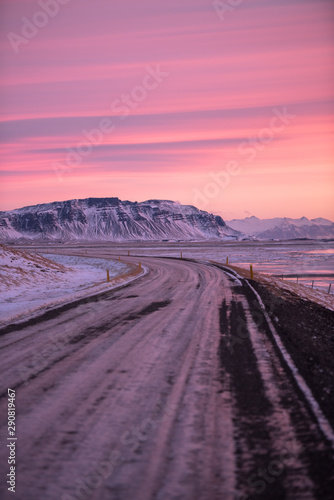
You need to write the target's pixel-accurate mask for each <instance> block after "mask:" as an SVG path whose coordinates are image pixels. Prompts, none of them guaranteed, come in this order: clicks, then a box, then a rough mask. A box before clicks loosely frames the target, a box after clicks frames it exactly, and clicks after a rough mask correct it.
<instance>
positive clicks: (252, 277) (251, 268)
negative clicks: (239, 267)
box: [250, 264, 254, 280]
mask: <svg viewBox="0 0 334 500" xmlns="http://www.w3.org/2000/svg"><path fill="white" fill-rule="evenodd" d="M250 277H251V280H252V279H254V274H253V266H252V264H251V265H250Z"/></svg>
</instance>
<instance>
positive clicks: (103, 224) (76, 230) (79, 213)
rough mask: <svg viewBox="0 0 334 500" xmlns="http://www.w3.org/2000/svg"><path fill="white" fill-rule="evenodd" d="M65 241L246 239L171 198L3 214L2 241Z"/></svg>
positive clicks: (79, 202) (80, 202)
mask: <svg viewBox="0 0 334 500" xmlns="http://www.w3.org/2000/svg"><path fill="white" fill-rule="evenodd" d="M21 238H25V239H31V240H36V239H39V240H62V241H86V240H94V241H95V240H101V241H129V240H131V241H132V240H159V241H161V240H164V239H165V240H179V239H180V240H203V239H233V240H236V239H240V238H242V235H241V234H240V233H239V232H238V231H235V230H234V229H231V228H229V227H228V226H227V225H226V223H225V222H224V220H223V219H222V218H221V217H220V216H219V215H213V214H210V213H208V212H205V211H203V210H199V209H198V208H196V207H194V206H192V205H182V204H180V203H178V202H175V201H171V200H157V199H151V200H147V201H143V202H132V201H128V200H125V201H122V200H120V199H119V198H117V197H109V198H83V199H72V200H66V201H61V202H59V201H55V202H51V203H43V204H38V205H30V206H27V207H22V208H18V209H14V210H9V211H5V212H0V239H1V240H2V241H9V240H14V241H15V240H19V239H21Z"/></svg>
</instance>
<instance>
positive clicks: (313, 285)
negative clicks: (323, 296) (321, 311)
mask: <svg viewBox="0 0 334 500" xmlns="http://www.w3.org/2000/svg"><path fill="white" fill-rule="evenodd" d="M313 287H314V280H313V281H312V288H313Z"/></svg>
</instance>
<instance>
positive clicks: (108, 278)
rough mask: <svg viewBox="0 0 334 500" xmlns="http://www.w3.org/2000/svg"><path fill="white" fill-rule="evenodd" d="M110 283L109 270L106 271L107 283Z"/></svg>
mask: <svg viewBox="0 0 334 500" xmlns="http://www.w3.org/2000/svg"><path fill="white" fill-rule="evenodd" d="M109 281H110V276H109V269H107V283H109Z"/></svg>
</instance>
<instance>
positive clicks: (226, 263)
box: [226, 257, 228, 266]
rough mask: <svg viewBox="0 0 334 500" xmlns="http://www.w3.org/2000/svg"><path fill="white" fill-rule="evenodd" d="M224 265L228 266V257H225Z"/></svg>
mask: <svg viewBox="0 0 334 500" xmlns="http://www.w3.org/2000/svg"><path fill="white" fill-rule="evenodd" d="M226 265H227V266H228V257H226Z"/></svg>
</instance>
